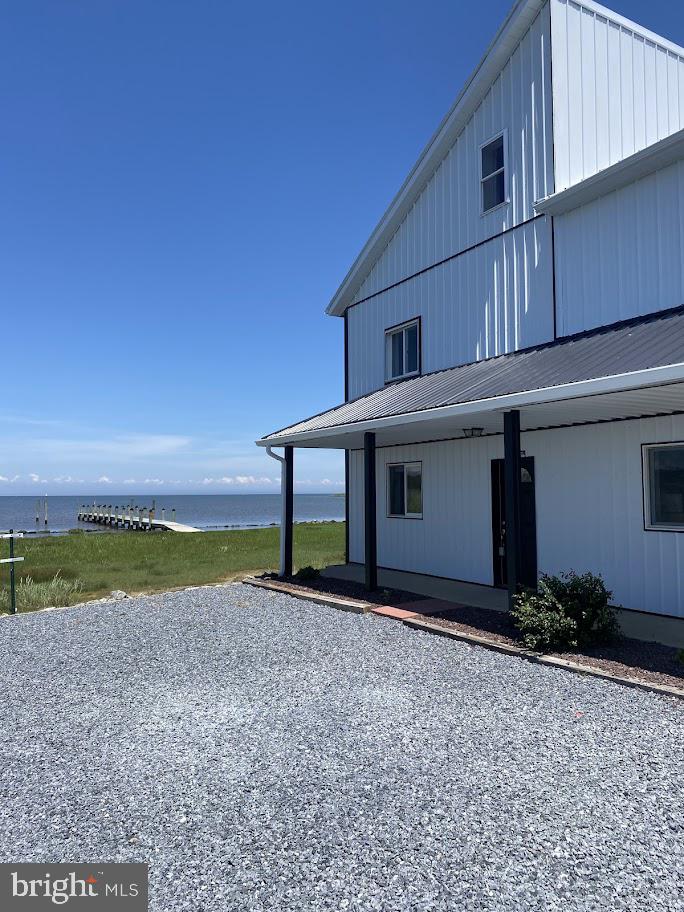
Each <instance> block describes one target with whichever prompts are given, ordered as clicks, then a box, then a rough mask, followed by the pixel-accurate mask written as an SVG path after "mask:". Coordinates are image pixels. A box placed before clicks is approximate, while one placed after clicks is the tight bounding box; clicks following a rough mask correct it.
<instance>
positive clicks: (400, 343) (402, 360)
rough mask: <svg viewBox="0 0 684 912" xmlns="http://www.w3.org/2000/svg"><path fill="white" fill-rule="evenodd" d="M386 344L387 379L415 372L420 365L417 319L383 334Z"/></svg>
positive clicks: (406, 375)
mask: <svg viewBox="0 0 684 912" xmlns="http://www.w3.org/2000/svg"><path fill="white" fill-rule="evenodd" d="M385 338H386V345H387V376H386V379H387V380H397V379H400V378H401V377H408V376H410V375H411V374H417V373H418V370H419V366H420V353H419V345H420V333H419V331H418V321H417V320H416V321H414V322H413V323H407V324H406V326H401V327H399V328H398V329H393V330H390V331H389V332H387V333H386V334H385Z"/></svg>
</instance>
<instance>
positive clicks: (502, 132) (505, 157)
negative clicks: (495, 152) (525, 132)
mask: <svg viewBox="0 0 684 912" xmlns="http://www.w3.org/2000/svg"><path fill="white" fill-rule="evenodd" d="M501 138H503V160H504V163H503V168H499V169H498V170H497V171H492V173H491V174H488V175H487V176H486V177H485V176H484V175H483V174H482V151H483V149H486V148H487V146H490V145H491V144H492V143H493V142H496V140H497V139H501ZM478 154H479V156H480V163H479V169H480V216H482V217H484V216H485V215H489V214H490V212H496V210H497V209H501V208H502V207H503V206H508V204H509V203H510V193H509V181H508V129H506V128H504V129H503V130H499V132H498V133H495V134H494V135H493V136H490V137H489V139H487V140H485V142H483V143H481V144H480V146H479V148H478ZM502 171H503V176H504V198H503V200H502V201H501V202H500V203H497V204H496V206H492V207H491V209H485V207H484V192H483V188H484V182H485V181H486V180H489V179H490V178H492V177H495V176H496V175H497V174H500V173H501V172H502Z"/></svg>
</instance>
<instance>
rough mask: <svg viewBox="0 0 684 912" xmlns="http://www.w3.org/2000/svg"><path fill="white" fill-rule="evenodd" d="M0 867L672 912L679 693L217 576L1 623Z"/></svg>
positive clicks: (212, 888)
mask: <svg viewBox="0 0 684 912" xmlns="http://www.w3.org/2000/svg"><path fill="white" fill-rule="evenodd" d="M0 683H1V686H2V708H1V709H0V713H2V732H3V736H2V745H1V753H0V763H1V764H2V773H1V774H0V858H1V860H3V861H60V860H63V861H74V862H75V861H95V860H99V861H117V860H118V861H147V862H149V864H150V866H151V888H152V893H151V895H152V899H151V905H150V908H151V909H153V910H155V912H156V910H158V912H173V910H188V912H210V910H211V912H214V910H222V912H225V910H240V912H247V910H273V912H275V910H277V912H288V910H293V912H294V910H296V912H307V910H324V909H325V910H328V909H329V910H335V912H338V910H383V912H385V910H387V912H389V910H430V912H439V910H449V912H453V910H471V909H472V910H478V912H482V910H492V912H494V910H496V912H501V910H516V912H517V910H523V912H526V910H544V912H548V910H556V909H558V910H560V909H562V910H564V912H574V910H602V912H614V910H622V909H630V910H638V912H648V910H656V909H657V910H659V912H665V910H682V909H684V900H683V899H682V893H681V891H682V884H683V883H684V764H683V761H684V748H683V744H684V703H682V702H677V701H675V700H673V699H668V698H664V697H658V696H655V695H651V694H648V693H642V692H640V691H637V690H632V689H627V688H622V687H619V686H617V685H613V684H609V683H607V682H603V681H599V680H594V679H590V678H584V677H578V676H575V675H573V674H570V673H568V672H564V671H560V670H556V669H552V668H543V667H541V666H535V665H531V664H528V663H526V662H524V661H521V660H520V659H516V658H511V657H508V656H503V655H499V654H496V653H493V652H488V651H486V650H484V649H480V648H477V647H471V646H468V645H466V644H462V643H458V642H454V641H451V640H445V639H441V638H438V637H434V636H430V635H427V634H420V633H417V632H415V631H410V630H408V629H407V628H405V627H403V626H402V625H400V624H398V623H396V622H392V621H388V620H385V619H381V618H376V617H368V616H367V617H360V616H357V615H352V614H346V613H343V612H338V611H334V610H332V609H325V608H320V607H316V606H311V605H309V604H306V603H304V602H300V601H297V600H295V599H291V598H289V597H287V596H284V595H280V594H276V593H270V592H267V591H264V590H258V589H252V588H249V587H246V586H240V585H233V586H229V587H225V588H213V589H212V588H204V589H195V590H189V591H185V592H177V593H171V594H165V595H161V596H154V597H147V598H138V599H130V600H125V601H110V602H105V603H100V604H96V605H91V606H86V607H79V608H71V609H66V610H63V611H54V612H47V613H40V614H34V615H23V616H19V617H16V618H6V619H3V620H0Z"/></svg>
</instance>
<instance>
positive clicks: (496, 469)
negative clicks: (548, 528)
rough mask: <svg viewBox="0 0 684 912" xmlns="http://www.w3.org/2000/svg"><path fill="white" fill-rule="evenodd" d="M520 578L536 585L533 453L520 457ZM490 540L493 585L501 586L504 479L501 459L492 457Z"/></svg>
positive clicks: (504, 575)
mask: <svg viewBox="0 0 684 912" xmlns="http://www.w3.org/2000/svg"><path fill="white" fill-rule="evenodd" d="M520 482H521V484H520V537H521V543H520V544H521V549H522V553H521V555H520V582H521V583H522V584H523V586H529V587H530V588H531V589H536V587H537V515H536V508H535V499H534V457H532V456H523V457H522V459H521V460H520ZM492 544H493V552H494V553H493V562H494V585H495V586H501V587H505V586H506V585H507V583H508V573H507V570H506V479H505V475H504V461H503V459H492Z"/></svg>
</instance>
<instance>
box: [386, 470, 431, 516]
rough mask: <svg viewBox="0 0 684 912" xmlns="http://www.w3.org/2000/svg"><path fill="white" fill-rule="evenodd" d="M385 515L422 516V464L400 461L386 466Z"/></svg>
mask: <svg viewBox="0 0 684 912" xmlns="http://www.w3.org/2000/svg"><path fill="white" fill-rule="evenodd" d="M387 515H388V516H391V517H394V516H404V517H406V518H407V519H422V518H423V465H422V463H420V462H400V463H392V464H391V465H388V466H387Z"/></svg>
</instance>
